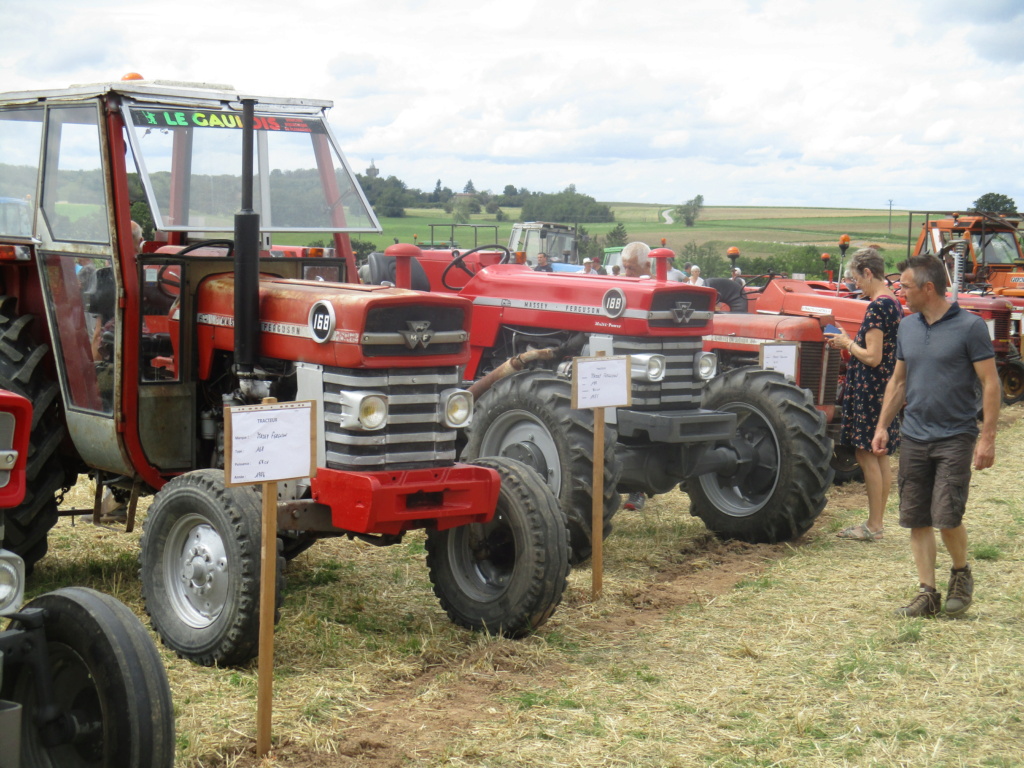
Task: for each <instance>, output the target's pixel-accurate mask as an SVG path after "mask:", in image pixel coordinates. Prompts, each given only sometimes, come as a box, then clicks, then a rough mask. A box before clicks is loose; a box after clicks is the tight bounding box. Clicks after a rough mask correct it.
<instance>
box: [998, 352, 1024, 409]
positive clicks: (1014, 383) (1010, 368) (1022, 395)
mask: <svg viewBox="0 0 1024 768" xmlns="http://www.w3.org/2000/svg"><path fill="white" fill-rule="evenodd" d="M999 382H1000V384H1002V387H1003V402H1004V403H1006V404H1007V405H1012V404H1013V403H1016V402H1019V401H1020V400H1021V399H1024V363H1021V362H1020V361H1019V360H1008V361H1007V362H1005V363H1003V365H1001V366H1000V368H999Z"/></svg>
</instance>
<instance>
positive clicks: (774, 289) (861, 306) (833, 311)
mask: <svg viewBox="0 0 1024 768" xmlns="http://www.w3.org/2000/svg"><path fill="white" fill-rule="evenodd" d="M749 296H750V298H751V299H755V298H756V300H755V301H751V303H750V311H751V312H754V313H756V314H758V315H790V316H799V317H809V318H814V319H816V320H818V321H824V322H829V323H833V324H835V325H838V326H839V327H840V328H842V329H843V330H844V331H846V332H847V333H848V334H850V335H851V336H853V335H854V334H856V333H857V331H858V330H859V329H860V325H861V323H862V322H864V313H865V312H866V311H867V308H868V302H866V301H864V300H862V299H853V298H850V297H849V296H843V295H835V294H831V293H829V292H827V291H822V290H815V289H814V288H812V287H811V286H809V285H807V283H805V282H804V281H803V280H793V279H791V278H778V277H777V278H775V279H774V280H772V281H771V282H770V283H768V285H766V286H765V287H764V290H763V291H761V293H759V294H750V295H749ZM715 322H716V325H717V322H718V321H717V320H716V321H715Z"/></svg>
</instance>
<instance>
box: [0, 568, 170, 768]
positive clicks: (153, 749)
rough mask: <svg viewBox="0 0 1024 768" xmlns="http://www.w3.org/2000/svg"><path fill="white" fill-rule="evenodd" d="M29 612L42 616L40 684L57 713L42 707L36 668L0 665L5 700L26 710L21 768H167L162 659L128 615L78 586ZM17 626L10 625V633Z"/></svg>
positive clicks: (166, 709) (40, 600)
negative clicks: (44, 674) (44, 667)
mask: <svg viewBox="0 0 1024 768" xmlns="http://www.w3.org/2000/svg"><path fill="white" fill-rule="evenodd" d="M28 609H40V610H42V611H43V631H44V633H45V635H46V651H45V653H46V656H47V657H48V661H49V673H50V674H49V678H50V679H49V680H48V681H46V682H47V683H48V687H49V690H50V693H51V695H52V697H53V701H52V705H54V706H55V707H56V710H55V711H54V710H53V709H51V708H50V707H44V706H43V704H42V702H40V701H39V698H38V696H39V690H40V689H39V687H38V682H37V680H36V679H35V678H36V670H35V669H34V668H33V665H31V664H27V663H19V662H18V661H9V660H7V659H5V660H4V678H3V692H2V698H4V699H7V700H10V701H15V702H17V703H19V704H21V705H22V707H23V711H22V716H21V762H20V763H19V765H21V766H23V768H89V767H95V768H100V767H101V766H115V765H116V766H121V767H122V768H171V766H172V765H173V763H174V750H175V742H174V708H173V706H172V704H171V691H170V688H169V687H168V684H167V674H166V672H165V671H164V667H163V663H162V662H161V660H160V654H159V653H157V649H156V647H155V646H154V645H153V641H152V640H151V639H150V637H149V634H148V633H147V632H146V629H145V627H143V626H142V623H141V622H140V621H139V620H138V618H136V616H135V614H134V613H132V612H131V611H130V610H129V609H128V608H127V607H126V606H125V605H124V604H123V603H121V602H120V601H118V600H115V599H114V598H113V597H110V596H109V595H104V594H103V593H101V592H97V591H95V590H92V589H86V588H84V587H69V588H66V589H58V590H56V591H55V592H48V593H47V594H45V595H41V596H39V597H37V598H36V599H35V600H33V601H32V602H31V603H29V604H28V605H26V606H25V608H24V609H23V611H26V610H28ZM20 626H21V625H20V623H19V621H17V620H15V621H14V622H12V623H11V629H18V628H19V627H20ZM43 720H46V721H47V722H46V723H43V722H42V721H43ZM0 762H3V761H2V759H0ZM4 764H6V763H4Z"/></svg>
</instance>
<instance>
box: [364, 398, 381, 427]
mask: <svg viewBox="0 0 1024 768" xmlns="http://www.w3.org/2000/svg"><path fill="white" fill-rule="evenodd" d="M387 419H388V404H387V401H386V400H385V399H384V398H382V397H378V396H377V395H369V396H367V397H364V398H363V400H362V402H361V403H359V423H360V424H362V425H363V429H380V428H381V427H383V426H384V422H386V421H387Z"/></svg>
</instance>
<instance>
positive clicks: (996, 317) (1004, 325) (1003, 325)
mask: <svg viewBox="0 0 1024 768" xmlns="http://www.w3.org/2000/svg"><path fill="white" fill-rule="evenodd" d="M992 324H993V326H994V327H993V329H992V333H993V339H995V340H996V341H1006V340H1007V339H1009V338H1010V313H1009V312H994V313H993V314H992Z"/></svg>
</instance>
